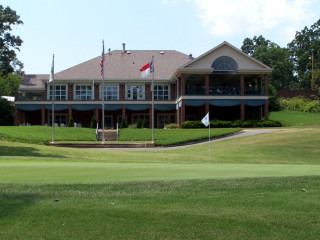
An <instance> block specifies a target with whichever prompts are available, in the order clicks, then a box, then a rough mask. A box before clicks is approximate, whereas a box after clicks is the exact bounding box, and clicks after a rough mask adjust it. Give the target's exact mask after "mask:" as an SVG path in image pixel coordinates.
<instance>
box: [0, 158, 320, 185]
mask: <svg viewBox="0 0 320 240" xmlns="http://www.w3.org/2000/svg"><path fill="white" fill-rule="evenodd" d="M303 175H320V165H291V164H290V165H289V164H160V163H79V162H74V163H65V162H55V163H52V162H51V163H47V162H40V163H39V162H37V163H35V162H28V163H26V162H4V163H0V182H1V183H28V184H29V183H103V182H113V181H145V180H178V179H180V180H182V179H210V178H242V177H266V176H303Z"/></svg>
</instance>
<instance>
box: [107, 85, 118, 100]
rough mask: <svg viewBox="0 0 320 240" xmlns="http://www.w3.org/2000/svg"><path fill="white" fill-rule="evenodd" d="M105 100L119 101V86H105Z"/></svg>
mask: <svg viewBox="0 0 320 240" xmlns="http://www.w3.org/2000/svg"><path fill="white" fill-rule="evenodd" d="M104 99H105V100H118V86H117V85H106V86H104Z"/></svg>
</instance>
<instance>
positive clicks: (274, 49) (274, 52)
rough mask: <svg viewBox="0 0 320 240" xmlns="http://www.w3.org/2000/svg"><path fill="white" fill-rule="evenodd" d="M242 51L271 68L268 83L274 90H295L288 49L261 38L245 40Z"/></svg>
mask: <svg viewBox="0 0 320 240" xmlns="http://www.w3.org/2000/svg"><path fill="white" fill-rule="evenodd" d="M241 49H242V51H243V52H245V53H247V54H248V55H250V56H252V57H254V58H255V59H257V60H259V61H260V62H262V63H264V64H266V65H267V66H269V67H271V68H273V71H272V73H271V74H270V78H269V81H270V83H271V84H272V85H273V86H274V87H275V88H276V89H293V88H296V85H297V78H296V77H295V76H294V64H293V62H292V61H291V59H290V53H289V51H288V49H286V48H281V47H280V46H279V45H278V44H276V43H274V42H271V41H270V40H266V39H265V38H264V37H263V36H261V35H260V36H259V37H256V36H254V37H253V39H250V38H246V39H244V41H243V45H242V47H241Z"/></svg>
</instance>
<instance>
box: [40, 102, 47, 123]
mask: <svg viewBox="0 0 320 240" xmlns="http://www.w3.org/2000/svg"><path fill="white" fill-rule="evenodd" d="M45 124H46V106H45V105H44V104H42V105H41V125H42V126H44V125H45Z"/></svg>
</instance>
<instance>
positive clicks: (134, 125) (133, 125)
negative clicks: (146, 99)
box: [128, 124, 137, 128]
mask: <svg viewBox="0 0 320 240" xmlns="http://www.w3.org/2000/svg"><path fill="white" fill-rule="evenodd" d="M128 128H137V124H131V125H129V126H128Z"/></svg>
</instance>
